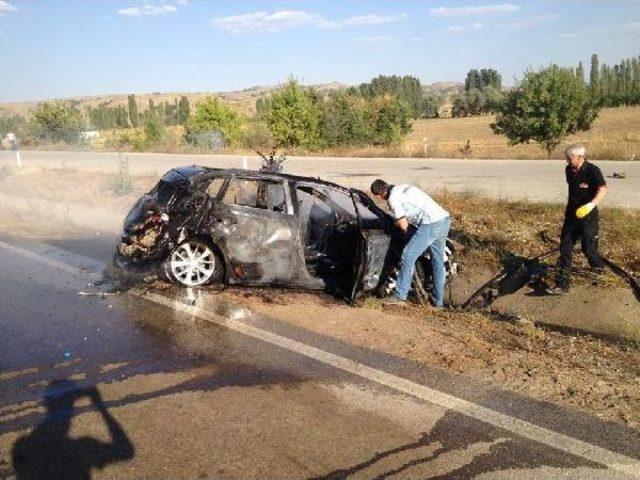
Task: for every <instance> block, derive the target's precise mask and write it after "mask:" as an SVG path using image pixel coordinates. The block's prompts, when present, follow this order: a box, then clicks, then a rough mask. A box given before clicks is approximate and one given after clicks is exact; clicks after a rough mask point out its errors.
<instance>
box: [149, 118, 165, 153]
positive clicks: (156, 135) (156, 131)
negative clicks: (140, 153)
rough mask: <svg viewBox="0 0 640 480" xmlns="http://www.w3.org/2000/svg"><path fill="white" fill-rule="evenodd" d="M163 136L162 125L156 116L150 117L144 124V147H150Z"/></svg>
mask: <svg viewBox="0 0 640 480" xmlns="http://www.w3.org/2000/svg"><path fill="white" fill-rule="evenodd" d="M164 135H165V129H164V125H163V124H162V122H161V121H160V118H158V115H150V116H149V117H148V118H147V120H146V122H145V124H144V140H145V146H146V147H151V146H153V145H157V144H158V143H160V142H161V141H162V139H163V138H164Z"/></svg>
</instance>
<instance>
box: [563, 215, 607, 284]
mask: <svg viewBox="0 0 640 480" xmlns="http://www.w3.org/2000/svg"><path fill="white" fill-rule="evenodd" d="M578 240H581V245H582V253H584V255H585V256H586V257H587V260H588V262H589V266H590V267H592V268H604V263H603V262H602V259H601V258H600V255H599V254H598V209H597V208H594V209H593V210H592V211H591V213H589V215H587V216H586V217H584V218H583V219H581V220H580V219H578V218H576V217H575V212H574V211H573V209H572V210H571V211H568V212H567V213H566V215H565V217H564V224H563V225H562V232H561V233H560V258H559V260H558V269H559V271H558V276H557V284H558V286H559V287H562V288H569V286H570V284H571V261H572V257H573V246H574V245H575V243H576V242H577V241H578Z"/></svg>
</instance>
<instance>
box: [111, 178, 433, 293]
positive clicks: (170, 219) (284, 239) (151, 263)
mask: <svg viewBox="0 0 640 480" xmlns="http://www.w3.org/2000/svg"><path fill="white" fill-rule="evenodd" d="M403 241H404V240H403V238H400V237H399V236H398V234H397V232H396V231H395V230H394V228H393V222H392V221H391V218H390V217H389V216H388V215H387V214H386V213H385V212H384V211H382V210H381V209H380V208H379V207H378V206H377V205H375V203H374V202H373V201H372V200H371V198H370V197H369V196H368V195H366V194H365V193H364V192H362V191H359V190H355V189H347V188H344V187H342V186H340V185H337V184H333V183H330V182H325V181H322V180H319V179H314V178H308V177H298V176H294V175H287V174H281V173H265V172H252V171H245V170H234V169H215V168H205V167H198V166H192V167H181V168H175V169H172V170H170V171H169V172H167V173H166V174H165V175H164V176H163V177H162V178H161V179H160V181H159V182H158V184H157V185H156V186H155V187H154V188H153V189H152V190H151V191H149V192H148V193H147V194H145V195H143V196H142V197H141V198H140V199H139V200H138V201H137V202H136V203H135V204H134V206H133V207H132V209H131V211H130V212H129V214H128V215H127V216H126V218H125V221H124V228H123V233H122V239H121V242H120V243H119V244H118V246H117V248H116V253H115V255H114V263H115V264H116V265H117V266H118V267H119V268H125V269H138V270H140V271H152V270H154V269H155V270H156V271H158V272H162V273H164V275H166V276H167V277H168V279H169V280H171V281H173V282H175V283H178V284H181V285H184V286H200V285H205V284H207V283H213V282H225V283H229V284H239V285H253V286H286V287H299V288H309V289H324V290H326V291H328V292H330V293H332V294H334V295H338V296H340V297H342V298H346V299H348V300H350V301H354V300H355V299H356V298H357V297H359V296H360V295H362V294H364V293H369V292H371V293H375V292H379V291H380V289H381V288H383V287H385V285H387V286H388V282H389V278H388V277H389V276H390V274H391V273H392V271H393V268H394V266H395V265H396V264H397V261H398V260H399V252H401V250H402V245H403ZM420 271H421V272H424V271H425V269H420Z"/></svg>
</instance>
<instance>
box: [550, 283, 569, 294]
mask: <svg viewBox="0 0 640 480" xmlns="http://www.w3.org/2000/svg"><path fill="white" fill-rule="evenodd" d="M545 292H547V294H548V295H567V294H568V293H569V287H562V286H559V285H556V286H555V287H549V288H547V289H546V290H545Z"/></svg>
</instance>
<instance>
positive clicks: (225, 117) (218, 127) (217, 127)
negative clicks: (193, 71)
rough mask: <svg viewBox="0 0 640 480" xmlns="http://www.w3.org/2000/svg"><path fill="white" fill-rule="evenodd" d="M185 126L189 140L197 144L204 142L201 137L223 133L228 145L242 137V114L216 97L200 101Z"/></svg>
mask: <svg viewBox="0 0 640 480" xmlns="http://www.w3.org/2000/svg"><path fill="white" fill-rule="evenodd" d="M185 127H186V135H185V136H186V139H187V141H189V142H191V143H195V144H198V143H202V142H200V141H199V139H200V138H203V135H209V134H218V135H221V136H222V139H223V141H224V144H225V145H227V146H228V145H235V144H237V143H238V142H239V141H240V139H241V137H242V119H241V118H240V115H239V114H238V113H237V112H236V111H235V110H233V109H232V108H231V107H229V106H227V105H225V104H224V103H222V102H221V101H220V100H218V99H217V98H215V97H207V98H206V99H205V100H203V101H202V102H200V103H198V104H197V105H196V111H195V113H194V115H193V117H191V118H190V119H189V121H188V122H187V124H186V126H185ZM207 143H210V142H207Z"/></svg>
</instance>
